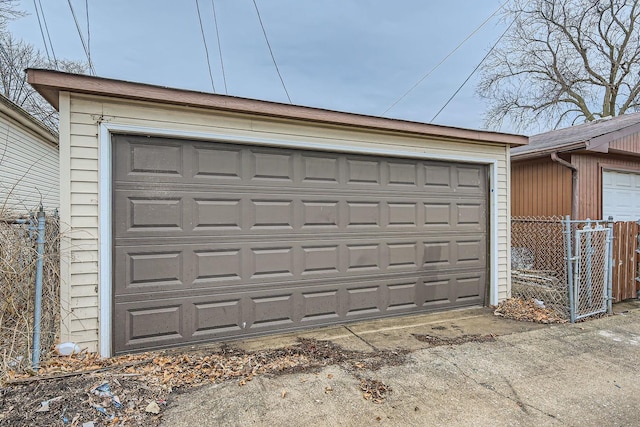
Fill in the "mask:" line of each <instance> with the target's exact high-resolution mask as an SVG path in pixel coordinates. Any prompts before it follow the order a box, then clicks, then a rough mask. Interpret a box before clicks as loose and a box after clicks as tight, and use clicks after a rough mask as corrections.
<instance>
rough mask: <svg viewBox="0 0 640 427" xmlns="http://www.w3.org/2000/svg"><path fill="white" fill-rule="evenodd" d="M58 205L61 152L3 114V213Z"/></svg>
mask: <svg viewBox="0 0 640 427" xmlns="http://www.w3.org/2000/svg"><path fill="white" fill-rule="evenodd" d="M40 203H42V205H43V207H44V209H45V210H46V211H49V212H51V211H53V210H55V209H57V208H58V205H59V186H58V150H57V148H56V147H54V146H53V145H51V144H50V143H49V142H45V141H44V140H43V139H42V137H41V136H38V135H37V134H35V133H33V132H31V131H30V130H29V129H27V128H26V127H25V126H23V125H21V124H19V123H17V122H15V121H14V120H12V119H10V118H8V117H6V116H5V115H4V114H2V113H0V211H2V210H3V209H4V210H8V211H12V212H15V213H18V214H24V213H26V212H28V211H33V210H35V209H37V208H38V206H39V205H40Z"/></svg>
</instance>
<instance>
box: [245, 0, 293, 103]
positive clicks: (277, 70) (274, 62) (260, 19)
mask: <svg viewBox="0 0 640 427" xmlns="http://www.w3.org/2000/svg"><path fill="white" fill-rule="evenodd" d="M253 6H254V7H255V8H256V13H257V14H258V21H260V27H261V28H262V34H264V40H265V41H266V42H267V47H268V48H269V53H270V54H271V59H272V60H273V65H274V66H275V67H276V72H277V73H278V77H280V83H282V88H283V89H284V93H285V94H287V99H288V100H289V104H293V102H291V97H290V96H289V91H288V90H287V87H286V86H285V84H284V80H283V79H282V74H280V69H279V68H278V64H277V63H276V58H275V56H273V50H271V44H269V38H268V37H267V32H266V31H265V29H264V25H263V24H262V18H261V17H260V11H259V10H258V4H257V3H256V0H253Z"/></svg>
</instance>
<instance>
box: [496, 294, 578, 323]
mask: <svg viewBox="0 0 640 427" xmlns="http://www.w3.org/2000/svg"><path fill="white" fill-rule="evenodd" d="M494 314H495V315H496V316H502V317H505V318H507V319H513V320H522V321H527V322H536V323H566V320H565V319H563V318H561V317H559V316H558V315H557V314H556V313H555V312H554V311H553V310H551V309H548V308H545V307H541V306H540V305H539V304H536V302H535V301H534V300H532V299H530V300H524V299H521V298H511V299H508V300H505V301H502V302H501V303H500V304H498V306H497V307H496V308H495V310H494Z"/></svg>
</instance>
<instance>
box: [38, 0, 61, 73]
mask: <svg viewBox="0 0 640 427" xmlns="http://www.w3.org/2000/svg"><path fill="white" fill-rule="evenodd" d="M34 1H35V0H34ZM38 4H39V5H40V12H41V13H42V22H44V29H45V31H46V32H47V39H49V46H50V47H51V55H53V64H54V65H55V67H56V69H58V58H56V51H55V50H53V43H52V42H51V34H50V33H49V26H48V25H47V17H46V16H45V14H44V9H43V8H42V2H41V1H40V0H38Z"/></svg>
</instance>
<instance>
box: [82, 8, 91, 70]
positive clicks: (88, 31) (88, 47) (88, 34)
mask: <svg viewBox="0 0 640 427" xmlns="http://www.w3.org/2000/svg"><path fill="white" fill-rule="evenodd" d="M84 10H85V12H86V15H87V55H88V56H89V62H90V63H91V29H90V28H89V0H84Z"/></svg>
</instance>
